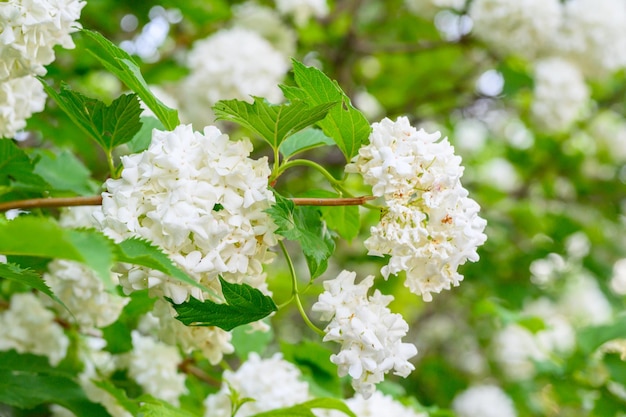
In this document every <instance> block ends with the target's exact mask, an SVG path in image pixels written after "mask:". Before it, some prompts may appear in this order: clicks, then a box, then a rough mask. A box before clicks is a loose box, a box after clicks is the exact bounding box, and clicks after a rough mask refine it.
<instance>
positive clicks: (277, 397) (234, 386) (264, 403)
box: [204, 352, 310, 417]
mask: <svg viewBox="0 0 626 417" xmlns="http://www.w3.org/2000/svg"><path fill="white" fill-rule="evenodd" d="M301 377H302V375H301V373H300V370H299V369H298V368H297V367H296V366H295V365H294V364H292V363H290V362H287V361H285V360H284V359H283V358H282V355H281V354H280V353H277V354H275V355H274V356H272V357H271V358H268V359H261V358H260V357H259V355H258V354H257V353H255V352H252V353H250V356H249V357H248V360H247V361H246V362H244V363H243V364H242V365H241V366H240V367H239V369H238V370H237V371H235V372H233V371H230V370H227V371H224V373H223V374H222V378H223V382H222V387H221V389H220V391H219V392H217V393H216V394H211V395H209V396H208V397H207V398H206V400H205V401H204V405H205V408H206V411H205V414H204V416H205V417H230V416H231V415H232V410H231V408H232V404H231V402H230V395H231V390H235V391H237V392H238V393H239V398H246V397H247V398H252V399H254V401H251V402H246V403H245V404H243V405H242V406H241V408H240V409H239V411H238V412H237V417H248V416H251V415H254V414H257V413H261V412H264V411H269V410H274V409H276V408H283V407H290V406H292V405H296V404H298V403H302V402H305V401H307V400H308V399H310V398H309V397H310V396H309V386H308V384H307V383H306V382H304V381H301Z"/></svg>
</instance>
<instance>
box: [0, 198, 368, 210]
mask: <svg viewBox="0 0 626 417" xmlns="http://www.w3.org/2000/svg"><path fill="white" fill-rule="evenodd" d="M372 199H374V197H372V196H363V197H351V198H292V199H291V201H293V202H294V204H295V205H297V206H359V205H363V204H365V203H367V201H369V200H372ZM101 204H102V197H101V196H99V195H95V196H91V197H57V198H33V199H30V200H16V201H8V202H6V203H0V212H3V211H7V210H11V209H32V208H44V207H72V206H99V205H101Z"/></svg>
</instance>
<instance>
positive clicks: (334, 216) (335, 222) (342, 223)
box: [303, 190, 361, 241]
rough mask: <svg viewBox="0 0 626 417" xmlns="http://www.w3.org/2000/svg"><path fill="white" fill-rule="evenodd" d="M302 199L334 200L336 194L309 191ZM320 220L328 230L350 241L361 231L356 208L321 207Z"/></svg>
mask: <svg viewBox="0 0 626 417" xmlns="http://www.w3.org/2000/svg"><path fill="white" fill-rule="evenodd" d="M303 196H304V197H317V198H336V197H340V195H338V194H337V193H334V192H332V191H327V190H311V191H308V192H306V193H305V194H304V195H303ZM318 208H319V210H320V211H321V212H322V218H323V219H324V221H325V222H326V225H327V226H328V228H329V229H332V230H335V231H336V232H337V233H338V234H339V236H341V237H342V238H344V239H346V240H348V241H351V240H352V239H354V238H355V237H357V236H358V234H359V231H360V230H361V217H360V214H359V207H358V206H328V207H325V206H321V207H318Z"/></svg>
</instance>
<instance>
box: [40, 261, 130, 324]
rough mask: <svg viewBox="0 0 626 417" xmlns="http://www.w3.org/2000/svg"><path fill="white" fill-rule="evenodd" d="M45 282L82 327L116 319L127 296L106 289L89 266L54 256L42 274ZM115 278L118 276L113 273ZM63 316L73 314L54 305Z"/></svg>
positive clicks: (70, 318)
mask: <svg viewBox="0 0 626 417" xmlns="http://www.w3.org/2000/svg"><path fill="white" fill-rule="evenodd" d="M43 278H44V280H45V281H46V284H48V286H49V287H50V289H51V290H52V291H53V292H54V294H55V295H56V296H57V297H59V298H60V299H61V301H63V302H64V303H65V305H66V306H67V308H68V309H69V310H70V311H71V312H72V314H73V317H74V318H76V321H77V322H78V324H79V325H80V327H81V328H83V329H92V328H94V327H105V326H108V325H109V324H111V323H113V322H114V321H116V320H117V318H118V317H119V315H120V313H121V312H122V309H123V308H124V306H125V305H126V304H128V302H129V301H130V298H127V297H120V296H119V295H116V294H112V293H109V292H107V291H105V289H104V284H103V283H102V280H101V279H100V277H98V276H97V274H96V273H95V272H94V271H93V270H91V269H90V268H89V267H87V266H85V265H83V264H81V263H78V262H73V261H66V260H62V259H55V260H53V261H52V262H50V264H48V272H47V273H45V274H44V275H43ZM112 279H113V281H114V282H115V281H117V277H115V276H113V277H112ZM56 308H57V310H58V311H59V313H60V314H61V316H62V317H65V318H66V319H68V320H72V316H70V314H69V313H68V312H67V311H66V310H65V309H63V308H62V307H60V306H58V307H56Z"/></svg>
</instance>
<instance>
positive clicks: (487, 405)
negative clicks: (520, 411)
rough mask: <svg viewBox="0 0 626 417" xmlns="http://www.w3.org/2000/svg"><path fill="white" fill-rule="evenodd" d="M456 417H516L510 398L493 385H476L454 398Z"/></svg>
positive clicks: (453, 406) (453, 404)
mask: <svg viewBox="0 0 626 417" xmlns="http://www.w3.org/2000/svg"><path fill="white" fill-rule="evenodd" d="M452 408H453V410H454V411H455V412H456V415H457V417H516V416H517V411H515V405H514V404H513V401H512V400H511V398H510V397H509V396H508V395H507V394H506V393H505V392H504V391H503V390H502V388H500V387H498V386H495V385H476V386H473V387H470V388H468V389H466V390H465V391H463V392H461V393H460V394H458V395H457V396H456V397H454V400H453V402H452Z"/></svg>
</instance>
